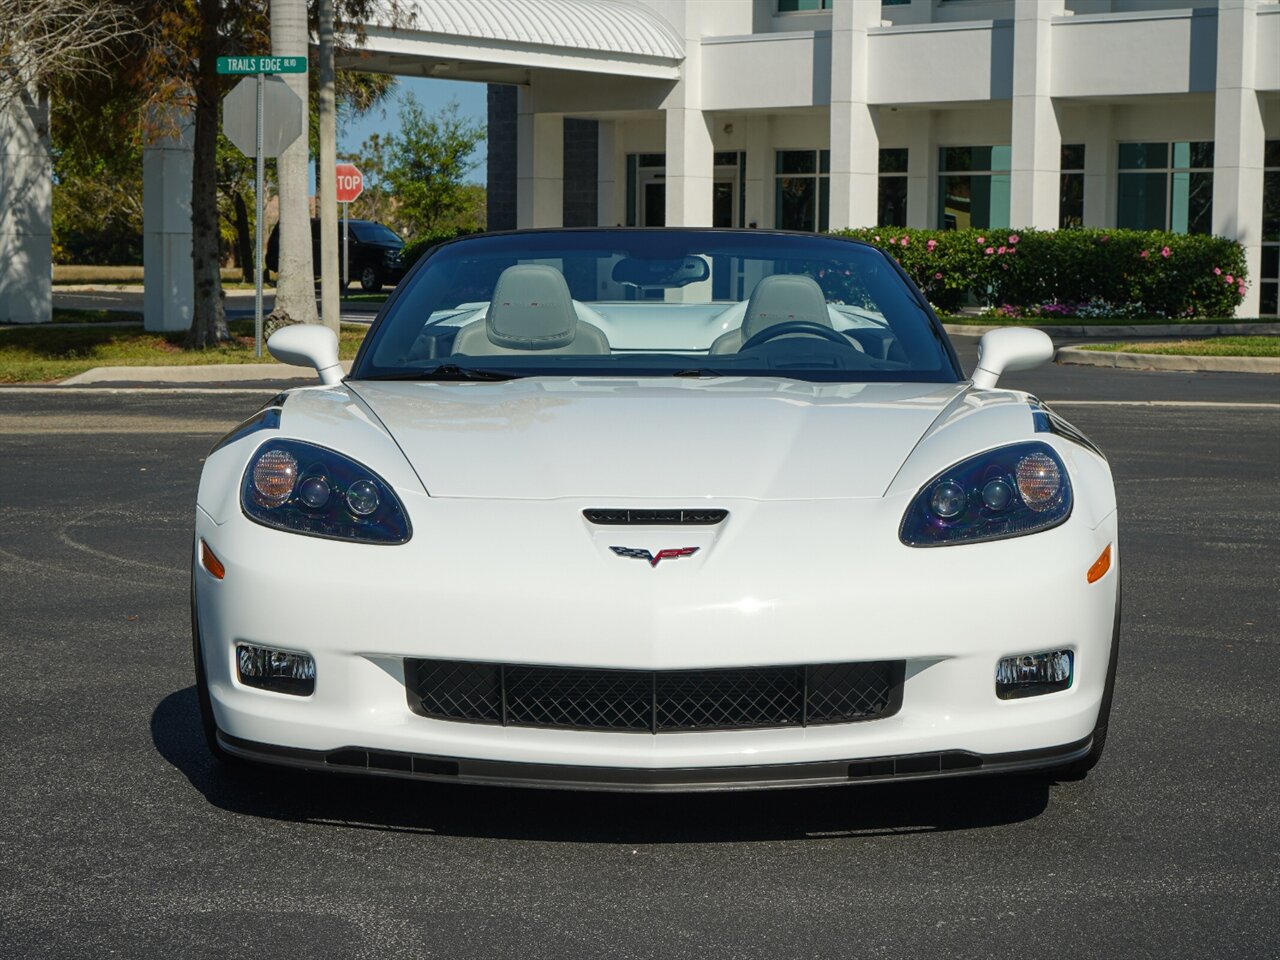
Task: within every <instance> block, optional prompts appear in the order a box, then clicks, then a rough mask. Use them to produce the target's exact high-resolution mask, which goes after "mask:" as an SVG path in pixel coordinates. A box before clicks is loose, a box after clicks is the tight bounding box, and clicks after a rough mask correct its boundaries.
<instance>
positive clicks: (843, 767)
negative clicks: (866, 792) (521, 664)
mask: <svg viewBox="0 0 1280 960" xmlns="http://www.w3.org/2000/svg"><path fill="white" fill-rule="evenodd" d="M1092 742H1093V738H1092V737H1086V738H1085V739H1083V740H1079V741H1076V742H1075V743H1067V744H1063V745H1062V746H1059V747H1049V748H1047V749H1042V750H1023V751H1019V752H1016V753H1005V754H992V755H986V756H983V755H981V754H976V753H968V752H966V751H963V750H947V751H942V752H940V753H921V754H914V755H912V756H902V757H870V758H866V759H861V760H826V761H817V762H813V763H778V764H767V765H758V766H741V767H702V768H698V767H681V768H675V769H670V770H652V769H647V768H644V767H587V766H570V765H567V764H550V763H517V762H511V761H506V760H475V759H472V758H470V757H433V756H423V755H418V754H411V753H396V752H389V751H384V750H367V749H364V748H362V747H344V748H342V749H340V750H329V751H325V750H299V749H297V748H294V747H277V746H273V745H271V744H266V743H253V742H252V741H249V740H240V739H238V738H236V737H229V736H227V735H226V734H223V733H219V734H218V743H219V744H220V745H221V746H222V748H223V749H224V750H226V751H227V752H228V753H230V754H232V755H233V756H237V757H242V758H243V759H246V760H256V761H259V762H262V763H270V764H275V765H279V766H287V767H297V768H300V769H305V770H327V771H335V772H339V773H360V774H373V775H377V776H388V777H403V778H409V779H413V780H434V781H438V782H443V783H470V784H487V785H489V786H502V787H533V788H546V789H555V790H597V791H617V792H639V793H696V792H700V791H713V790H715V791H719V790H766V789H777V788H783V787H824V786H838V785H841V784H851V783H884V782H887V781H890V780H926V779H933V778H936V777H953V776H972V775H974V774H998V773H1026V772H1030V771H1034V770H1043V769H1046V768H1052V767H1058V766H1062V765H1063V764H1067V763H1071V762H1072V761H1074V760H1079V759H1080V758H1082V757H1084V756H1085V755H1086V754H1087V753H1088V752H1089V748H1090V747H1091V746H1092Z"/></svg>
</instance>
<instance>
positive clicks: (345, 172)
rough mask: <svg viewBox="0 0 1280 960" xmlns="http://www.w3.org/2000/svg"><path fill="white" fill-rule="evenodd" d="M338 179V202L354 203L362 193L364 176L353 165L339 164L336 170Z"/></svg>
mask: <svg viewBox="0 0 1280 960" xmlns="http://www.w3.org/2000/svg"><path fill="white" fill-rule="evenodd" d="M336 173H337V177H338V202H339V203H354V202H355V199H356V198H357V197H358V196H360V194H362V193H363V192H364V176H363V175H362V174H361V173H360V171H359V170H358V169H357V168H356V165H355V164H354V163H340V164H338V166H337V169H336Z"/></svg>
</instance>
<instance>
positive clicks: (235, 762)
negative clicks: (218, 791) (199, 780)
mask: <svg viewBox="0 0 1280 960" xmlns="http://www.w3.org/2000/svg"><path fill="white" fill-rule="evenodd" d="M191 653H192V656H193V658H194V660H195V671H196V703H197V704H198V705H199V707H200V727H201V730H202V731H203V732H204V740H205V744H206V745H207V746H208V748H209V752H210V753H212V754H213V756H214V759H216V760H217V761H218V762H219V763H221V764H223V765H224V766H226V767H232V768H237V769H239V768H241V767H243V766H244V765H245V762H244V761H243V760H241V759H240V758H239V757H235V756H232V755H231V754H229V753H227V751H226V750H224V749H223V747H222V744H220V743H219V742H218V724H217V721H216V720H215V719H214V716H213V702H212V700H210V698H209V679H208V677H207V676H206V675H205V672H204V656H203V654H202V652H201V649H200V618H199V617H198V616H197V615H196V572H195V568H194V566H193V567H192V570H191Z"/></svg>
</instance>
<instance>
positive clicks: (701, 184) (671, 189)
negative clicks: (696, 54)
mask: <svg viewBox="0 0 1280 960" xmlns="http://www.w3.org/2000/svg"><path fill="white" fill-rule="evenodd" d="M666 120H667V226H668V227H709V226H711V206H712V204H711V193H712V188H713V183H712V181H713V180H714V177H715V151H714V148H713V147H712V143H711V122H710V121H711V118H710V117H709V116H708V115H706V114H704V113H703V112H702V111H701V110H697V109H690V108H684V107H668V108H667V110H666Z"/></svg>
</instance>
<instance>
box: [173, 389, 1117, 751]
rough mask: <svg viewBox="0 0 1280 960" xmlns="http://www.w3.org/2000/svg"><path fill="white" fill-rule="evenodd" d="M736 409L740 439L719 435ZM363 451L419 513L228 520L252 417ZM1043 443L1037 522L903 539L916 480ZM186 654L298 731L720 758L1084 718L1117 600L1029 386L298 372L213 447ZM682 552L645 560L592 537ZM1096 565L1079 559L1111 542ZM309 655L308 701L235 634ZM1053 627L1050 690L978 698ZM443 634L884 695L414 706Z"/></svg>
mask: <svg viewBox="0 0 1280 960" xmlns="http://www.w3.org/2000/svg"><path fill="white" fill-rule="evenodd" d="M744 432H745V433H746V434H747V435H749V437H750V441H751V442H750V444H749V445H747V444H743V443H740V442H738V441H737V439H736V438H739V437H741V436H742V435H743V434H744ZM277 436H278V437H290V438H297V439H301V440H307V441H311V442H313V443H317V444H320V445H323V446H326V447H329V448H332V449H334V450H337V451H340V452H342V453H343V454H345V455H347V456H349V457H352V458H354V459H356V460H358V461H359V462H361V463H363V464H365V465H367V466H368V467H370V468H371V469H372V470H374V471H376V472H377V473H378V474H380V475H381V476H382V477H383V478H384V479H385V480H386V481H387V482H388V483H389V484H390V485H391V486H392V487H393V488H394V490H395V492H396V493H397V495H398V496H399V497H400V498H401V500H402V502H403V504H404V507H405V509H406V511H407V513H408V515H409V517H410V519H411V521H412V525H413V531H414V533H413V537H412V539H411V540H410V541H409V542H408V543H406V544H404V545H400V546H383V545H370V544H358V543H342V542H334V541H327V540H320V539H315V538H312V537H307V536H300V535H296V534H292V533H286V532H282V531H279V530H274V529H270V528H267V527H265V526H261V525H259V524H257V523H255V522H253V521H251V520H249V519H248V518H247V517H246V516H245V515H244V513H243V512H242V511H241V509H240V506H239V487H240V482H241V478H242V476H243V473H244V469H245V465H246V463H247V462H248V460H249V458H250V456H251V455H252V453H253V451H254V450H255V449H256V448H257V447H258V446H259V444H261V443H262V442H263V441H265V440H268V439H271V438H273V437H277ZM1026 440H1037V441H1040V442H1043V443H1046V444H1048V445H1050V446H1051V447H1053V448H1054V450H1055V451H1056V452H1057V453H1058V454H1059V455H1060V456H1061V458H1062V460H1063V462H1064V464H1065V465H1066V467H1067V470H1068V473H1069V475H1070V478H1071V481H1072V484H1073V488H1074V495H1075V507H1074V510H1073V513H1072V515H1071V516H1070V518H1069V519H1068V520H1067V521H1066V522H1065V523H1063V524H1061V525H1060V526H1058V527H1056V528H1053V529H1051V530H1047V531H1044V532H1041V533H1036V534H1033V535H1029V536H1023V537H1018V538H1014V539H1007V540H1000V541H995V542H986V543H973V544H963V545H956V546H947V547H941V548H930V549H919V548H912V547H907V546H905V545H903V544H902V543H901V542H900V541H899V539H898V529H899V526H900V524H901V522H902V518H903V515H904V512H905V511H906V509H907V506H908V504H909V502H910V500H911V499H912V498H913V496H914V495H915V494H916V492H917V491H918V490H919V489H920V487H921V486H922V485H923V484H924V483H926V482H927V481H929V480H930V479H931V478H932V477H934V476H935V475H936V474H938V473H939V472H940V471H942V470H944V469H945V468H947V467H949V466H950V465H952V464H954V463H956V462H958V461H960V460H962V459H964V458H966V457H968V456H971V455H972V454H974V453H977V452H981V451H983V450H987V449H992V448H995V447H999V446H1003V445H1005V444H1009V443H1014V442H1019V441H1026ZM198 504H199V507H198V510H197V515H196V542H197V543H199V541H200V540H204V541H206V542H207V543H208V544H209V546H210V548H211V549H212V550H213V551H214V553H215V554H216V555H217V557H218V558H220V559H221V561H222V562H223V563H224V564H225V568H226V575H225V578H224V579H221V580H219V579H215V578H214V577H213V576H211V575H209V573H208V571H206V570H205V569H203V568H201V567H200V566H199V564H198V563H197V566H196V572H195V583H194V590H195V602H196V606H197V610H198V617H199V628H200V636H201V643H202V646H203V651H204V657H203V663H204V667H205V671H206V674H207V678H208V687H209V692H210V698H211V701H212V709H213V714H214V717H215V719H216V722H217V726H218V728H219V730H221V731H222V732H223V733H225V734H227V735H229V736H231V737H234V738H239V739H241V740H244V741H252V742H255V743H261V744H271V745H279V746H284V747H288V748H294V749H298V750H314V751H330V750H336V749H339V748H342V747H347V746H353V745H354V746H358V747H361V748H363V749H368V750H380V751H399V752H404V753H406V754H414V755H430V756H444V757H461V758H473V759H477V760H493V761H506V762H515V763H529V764H563V765H568V766H572V767H582V766H594V767H604V768H628V769H637V768H641V769H646V770H654V771H664V770H676V769H682V768H688V767H708V768H716V769H726V770H727V769H731V768H734V767H749V766H754V765H760V764H795V763H806V762H815V761H825V760H841V761H844V760H856V759H857V758H864V757H885V756H902V755H911V754H918V753H924V752H929V751H948V750H962V751H970V752H974V753H978V754H984V755H987V754H1007V753H1015V752H1019V751H1028V750H1038V749H1042V748H1049V747H1056V746H1060V745H1064V744H1071V743H1075V742H1077V741H1081V740H1082V739H1084V738H1087V737H1088V736H1089V735H1090V733H1091V731H1092V730H1093V728H1094V725H1095V723H1096V722H1097V720H1098V716H1099V706H1100V703H1101V701H1102V697H1103V692H1104V687H1105V682H1106V676H1107V668H1108V659H1109V655H1110V651H1111V646H1112V633H1113V622H1114V615H1115V611H1116V605H1117V603H1118V569H1119V547H1118V543H1117V527H1116V513H1115V496H1114V490H1113V486H1112V480H1111V474H1110V470H1109V468H1108V466H1107V463H1106V461H1105V460H1104V459H1103V458H1101V457H1100V456H1098V455H1097V454H1095V453H1094V452H1093V451H1092V450H1090V449H1089V448H1087V447H1085V446H1082V445H1080V444H1077V443H1074V442H1071V441H1070V440H1068V439H1065V438H1064V437H1062V436H1059V435H1056V434H1052V433H1037V432H1034V427H1033V418H1032V407H1031V405H1030V403H1029V399H1028V397H1027V395H1025V394H1021V393H1018V392H1015V391H1006V390H997V389H992V390H978V389H974V388H973V387H972V386H971V384H969V383H960V384H813V383H800V382H794V381H789V380H782V379H770V378H742V379H735V378H721V379H708V380H697V379H688V380H678V381H674V382H673V380H672V379H671V378H663V379H661V380H653V381H648V380H643V379H641V380H636V379H630V380H626V379H613V378H581V379H574V378H542V377H533V378H526V379H521V380H513V381H509V382H498V383H418V382H415V383H372V382H363V383H360V382H352V383H346V384H341V385H335V386H331V387H321V388H308V389H303V390H298V391H293V392H292V393H291V394H290V395H289V397H288V400H287V401H286V402H285V404H284V406H283V410H282V414H281V420H280V425H279V429H278V430H271V431H260V432H257V433H252V434H250V435H248V436H246V437H244V438H242V439H240V440H237V441H235V442H232V443H229V444H227V445H225V446H223V447H221V448H220V449H218V450H217V451H216V452H215V453H213V454H212V455H211V456H210V457H209V458H208V461H207V463H206V465H205V470H204V473H203V475H202V478H201V483H200V490H199V495H198ZM698 505H708V506H716V507H720V508H723V509H726V510H728V511H729V517H728V519H727V520H726V521H725V522H724V523H722V524H720V525H718V526H714V527H600V526H595V525H593V524H590V523H588V522H587V521H586V520H585V519H584V518H583V516H582V511H583V510H584V509H587V508H599V507H609V506H620V507H628V508H635V509H640V508H646V507H654V508H659V507H672V506H698ZM619 544H621V545H624V546H628V547H634V548H642V549H648V550H651V551H655V552H656V551H657V550H659V549H663V548H670V547H685V546H696V547H698V548H699V549H698V552H697V553H696V554H695V555H693V556H690V557H686V558H683V559H680V560H678V561H673V562H667V563H663V564H661V565H659V566H657V567H652V568H651V567H650V566H649V565H648V564H647V563H643V562H637V561H636V560H633V559H626V558H620V557H618V556H616V555H615V554H613V553H612V551H610V549H609V548H610V547H611V546H614V545H619ZM1109 545H1110V547H1111V550H1112V565H1111V569H1110V571H1109V572H1108V573H1107V574H1106V575H1105V576H1104V577H1102V579H1101V580H1099V581H1098V582H1096V583H1088V582H1086V578H1085V572H1086V570H1087V569H1088V568H1089V567H1090V565H1091V564H1092V563H1093V562H1094V560H1095V559H1096V558H1097V557H1098V556H1099V555H1100V554H1101V553H1102V551H1103V550H1104V548H1106V547H1107V546H1109ZM237 642H249V643H254V644H259V645H263V646H268V647H279V648H282V649H289V650H303V651H306V652H308V653H310V654H311V655H312V656H314V658H315V661H316V667H317V682H316V690H315V693H314V694H313V695H312V696H310V697H306V698H298V697H292V696H289V695H286V694H278V693H271V692H265V691H261V690H255V689H250V688H247V687H245V686H243V685H241V684H240V683H239V681H238V679H237V677H236V672H235V664H234V647H235V644H236V643H237ZM1052 649H1070V650H1072V651H1074V654H1075V657H1076V667H1075V670H1076V673H1075V682H1074V683H1073V685H1072V686H1071V688H1070V689H1068V690H1065V691H1061V692H1058V693H1054V694H1050V695H1045V696H1039V697H1033V698H1028V699H1023V700H1010V701H1005V700H999V699H997V698H996V697H995V696H994V693H993V673H994V669H995V664H996V661H997V660H998V659H999V658H1000V657H1002V656H1008V655H1011V654H1017V653H1022V652H1034V651H1042V650H1052ZM406 657H440V658H448V659H465V660H477V661H496V662H504V663H526V664H544V665H566V666H577V667H601V668H627V669H676V668H700V667H728V666H760V665H769V664H802V663H824V662H833V661H850V660H876V659H894V658H905V660H906V661H907V674H906V682H905V686H904V694H903V705H902V708H901V710H900V711H899V712H898V713H897V714H896V715H894V716H891V717H887V718H884V719H881V720H875V721H870V722H860V723H848V724H836V725H831V726H814V727H808V728H800V729H795V728H788V729H753V730H732V731H713V732H683V733H679V734H664V735H648V734H636V733H613V732H598V731H580V730H553V729H521V728H515V727H510V728H504V727H501V726H486V725H482V724H473V723H459V722H451V721H441V720H433V719H427V718H424V717H421V716H418V715H416V714H414V713H413V712H411V711H410V709H409V708H408V706H407V703H406V692H405V678H404V667H403V660H404V658H406Z"/></svg>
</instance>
